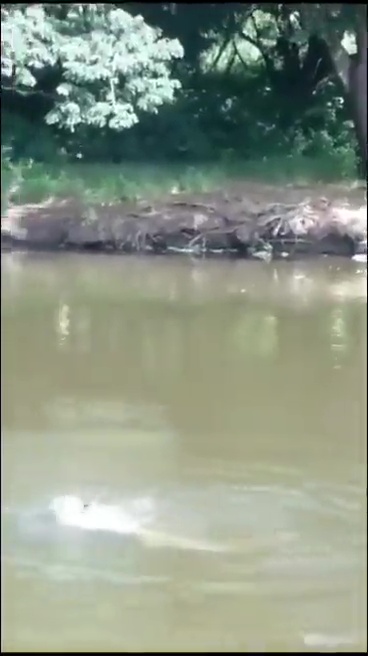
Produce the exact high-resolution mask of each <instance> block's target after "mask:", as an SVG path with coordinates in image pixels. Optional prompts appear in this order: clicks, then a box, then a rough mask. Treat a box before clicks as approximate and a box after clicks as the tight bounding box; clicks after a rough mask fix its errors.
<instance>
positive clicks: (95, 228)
mask: <svg viewBox="0 0 368 656" xmlns="http://www.w3.org/2000/svg"><path fill="white" fill-rule="evenodd" d="M1 245H2V249H6V250H12V249H19V248H21V249H26V250H27V249H29V250H71V251H93V252H111V253H133V252H135V253H161V254H162V253H167V254H174V253H182V254H184V253H186V254H189V255H199V256H204V255H217V256H219V255H228V256H229V255H231V256H234V257H236V256H237V257H248V258H258V259H264V260H270V259H278V258H291V259H295V258H300V257H311V256H319V255H338V256H347V257H353V256H355V255H362V254H364V253H366V252H367V204H366V190H365V188H362V187H361V186H360V187H359V186H353V185H349V184H343V183H341V184H318V183H316V184H314V185H309V186H307V185H304V184H300V185H280V184H279V185H266V184H262V183H258V182H253V181H247V182H246V181H238V182H234V183H228V184H227V186H226V187H225V188H221V190H218V191H208V192H202V193H188V192H184V193H183V192H179V191H178V190H177V189H173V190H171V193H167V194H165V195H164V194H163V195H162V196H161V197H160V198H159V199H156V198H152V199H143V198H139V197H138V198H136V199H135V200H120V201H114V202H111V203H108V202H91V201H87V200H86V199H83V198H64V199H60V198H51V199H48V200H45V201H43V202H39V203H29V204H13V205H10V206H9V207H8V208H7V211H6V212H5V213H4V216H3V217H2V222H1Z"/></svg>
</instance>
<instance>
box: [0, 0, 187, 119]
mask: <svg viewBox="0 0 368 656" xmlns="http://www.w3.org/2000/svg"><path fill="white" fill-rule="evenodd" d="M1 31H2V37H1V40H2V61H1V78H2V86H3V85H4V86H7V88H9V85H10V86H11V88H14V89H15V90H17V91H21V92H23V93H28V92H31V91H32V88H35V87H36V85H37V82H38V80H39V79H40V75H42V74H43V73H44V72H45V71H46V70H51V71H54V72H55V75H58V76H59V79H60V80H61V81H60V83H59V84H58V85H57V87H56V89H55V103H54V105H53V108H52V110H51V111H50V112H49V113H48V114H47V116H46V121H47V123H49V124H52V123H55V124H59V125H60V126H63V127H66V128H69V129H70V130H71V131H73V130H74V129H75V127H76V126H78V125H81V124H87V125H93V126H96V127H99V128H103V127H106V126H107V127H109V128H112V129H115V130H123V129H126V128H130V127H131V126H133V125H134V124H135V123H138V121H139V114H140V113H141V112H149V113H156V112H157V109H158V107H160V106H161V105H163V104H164V103H167V102H171V101H172V100H173V98H174V94H175V90H176V89H178V88H179V87H180V83H179V81H178V80H177V79H173V78H172V77H171V75H170V63H171V61H172V60H174V59H177V58H181V57H182V56H183V49H182V47H181V45H180V43H179V42H178V40H176V39H167V38H164V37H162V36H161V31H160V30H159V29H158V28H153V27H150V26H149V25H147V24H146V23H145V21H144V19H143V18H142V17H141V16H131V15H130V14H129V13H127V12H126V11H124V10H123V9H118V8H116V7H114V6H113V5H109V4H86V5H80V4H70V5H56V4H55V5H51V4H50V5H42V4H38V5H24V4H23V5H7V6H6V7H5V8H4V9H3V10H2V29H1Z"/></svg>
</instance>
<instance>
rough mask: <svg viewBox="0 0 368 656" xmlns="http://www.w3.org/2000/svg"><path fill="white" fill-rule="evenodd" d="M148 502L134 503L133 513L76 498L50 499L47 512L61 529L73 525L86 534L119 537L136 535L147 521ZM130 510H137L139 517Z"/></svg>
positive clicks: (149, 505)
mask: <svg viewBox="0 0 368 656" xmlns="http://www.w3.org/2000/svg"><path fill="white" fill-rule="evenodd" d="M149 502H150V500H149V499H147V500H141V501H137V502H136V504H135V506H136V508H133V512H132V513H129V512H126V511H124V510H122V509H121V508H120V507H119V506H110V505H106V504H102V503H98V502H96V501H92V502H91V503H84V502H83V501H82V499H80V498H79V497H77V496H72V495H65V496H62V497H57V498H56V499H54V500H53V501H52V503H51V505H50V509H51V510H52V511H53V512H54V514H55V517H56V520H57V522H58V523H59V524H61V525H63V526H74V527H77V528H80V529H84V530H89V531H111V532H114V533H120V534H122V535H129V534H133V533H137V532H138V531H139V529H140V527H141V526H142V524H143V523H144V518H145V519H146V521H147V516H148V511H149V510H152V509H151V505H152V504H151V503H149ZM134 510H136V511H140V514H141V517H139V516H138V515H135V513H134Z"/></svg>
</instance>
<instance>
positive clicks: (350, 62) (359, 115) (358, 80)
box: [328, 21, 367, 178]
mask: <svg viewBox="0 0 368 656" xmlns="http://www.w3.org/2000/svg"><path fill="white" fill-rule="evenodd" d="M356 39H357V52H356V54H355V55H349V54H348V53H347V51H346V50H345V48H344V46H343V45H342V44H336V43H334V44H332V43H331V42H329V43H328V46H329V50H330V55H331V59H332V63H333V66H334V69H335V72H336V75H337V76H338V79H339V80H340V83H341V85H342V89H343V94H344V96H345V99H346V102H347V103H348V105H349V107H350V111H351V118H352V120H353V123H354V130H355V135H356V140H357V153H358V159H359V164H360V166H359V169H360V170H359V172H360V173H361V174H362V175H363V177H364V178H366V177H367V27H366V22H365V21H364V22H363V21H362V23H361V25H359V27H358V28H357V31H356Z"/></svg>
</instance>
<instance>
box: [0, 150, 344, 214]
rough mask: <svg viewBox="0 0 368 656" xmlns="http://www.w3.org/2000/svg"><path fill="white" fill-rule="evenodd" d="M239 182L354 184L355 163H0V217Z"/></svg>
mask: <svg viewBox="0 0 368 656" xmlns="http://www.w3.org/2000/svg"><path fill="white" fill-rule="evenodd" d="M241 180H246V181H248V182H249V181H252V180H254V181H257V182H261V183H262V182H263V183H265V184H277V185H286V184H288V185H290V184H305V185H309V184H313V183H317V182H319V183H331V182H342V181H345V182H349V181H351V182H354V181H355V180H356V171H355V166H354V162H347V161H346V159H345V160H343V159H341V158H338V157H336V158H333V157H326V158H318V159H312V158H307V157H303V156H301V155H296V156H290V157H284V158H281V157H269V158H263V159H262V160H256V161H231V162H223V161H222V162H216V161H213V162H211V163H203V164H198V163H196V164H195V165H189V164H177V163H176V164H173V163H162V162H160V163H124V164H110V163H108V164H105V163H95V164H90V163H84V162H74V163H70V162H69V163H58V164H56V163H53V164H45V163H34V162H31V161H28V162H19V163H17V164H13V163H12V164H10V163H9V162H8V161H4V160H3V161H2V182H1V188H2V212H4V211H5V209H6V207H7V206H8V204H9V203H11V204H12V205H19V204H23V203H38V202H43V201H46V200H48V199H51V198H55V199H56V198H78V199H80V200H83V201H84V202H87V203H88V202H91V203H98V202H109V203H113V202H116V201H119V200H137V199H140V198H144V199H159V198H160V197H165V196H167V195H168V194H170V193H178V192H187V193H200V192H211V191H219V190H221V189H226V186H227V185H231V183H234V182H239V181H241Z"/></svg>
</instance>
